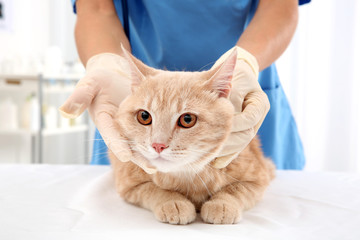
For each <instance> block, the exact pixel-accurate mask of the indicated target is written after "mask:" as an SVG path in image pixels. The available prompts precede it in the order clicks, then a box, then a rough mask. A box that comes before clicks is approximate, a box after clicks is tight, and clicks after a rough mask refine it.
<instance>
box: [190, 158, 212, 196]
mask: <svg viewBox="0 0 360 240" xmlns="http://www.w3.org/2000/svg"><path fill="white" fill-rule="evenodd" d="M188 166H189V167H190V168H191V169H192V170H193V172H194V173H195V174H196V176H198V178H199V179H200V181H201V182H202V184H203V185H204V187H205V189H206V191H207V192H208V194H209V196H210V197H211V196H212V193H211V191H210V190H209V188H208V187H207V185H206V183H205V182H204V180H203V179H202V178H201V176H200V175H199V174H198V173H197V172H196V170H195V169H194V168H193V167H192V166H191V164H188Z"/></svg>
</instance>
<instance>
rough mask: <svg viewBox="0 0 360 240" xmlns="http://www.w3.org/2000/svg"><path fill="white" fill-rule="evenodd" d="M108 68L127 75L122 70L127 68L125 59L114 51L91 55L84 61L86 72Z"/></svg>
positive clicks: (127, 73)
mask: <svg viewBox="0 0 360 240" xmlns="http://www.w3.org/2000/svg"><path fill="white" fill-rule="evenodd" d="M98 69H101V70H108V71H115V72H116V73H118V74H120V75H123V76H124V77H129V73H130V72H127V71H124V70H126V69H129V63H128V61H127V59H126V58H125V57H123V56H121V55H118V54H114V53H100V54H97V55H94V56H92V57H91V58H90V59H89V60H88V61H87V63H86V73H89V72H92V71H94V70H98Z"/></svg>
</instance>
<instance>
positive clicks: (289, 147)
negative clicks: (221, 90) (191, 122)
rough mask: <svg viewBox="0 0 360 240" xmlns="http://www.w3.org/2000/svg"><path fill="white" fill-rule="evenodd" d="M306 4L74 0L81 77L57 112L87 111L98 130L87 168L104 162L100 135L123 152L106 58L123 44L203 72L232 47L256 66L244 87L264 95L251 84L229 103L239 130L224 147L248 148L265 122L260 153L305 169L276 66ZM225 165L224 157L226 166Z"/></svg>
mask: <svg viewBox="0 0 360 240" xmlns="http://www.w3.org/2000/svg"><path fill="white" fill-rule="evenodd" d="M309 1H310V0H303V1H301V0H300V1H298V0H258V1H257V0H254V1H252V0H238V1H225V0H217V1H209V0H196V1H193V0H166V1H153V0H142V1H140V0H128V1H122V0H114V1H112V0H77V1H76V0H73V6H74V11H75V12H77V23H76V27H75V38H76V44H77V49H78V53H79V56H80V59H81V61H82V62H83V64H84V65H86V76H85V77H84V78H83V79H82V80H80V81H79V83H78V85H77V87H76V90H75V91H74V93H73V94H72V95H71V97H70V98H69V99H68V100H67V101H66V103H65V104H64V105H63V106H62V107H61V108H60V110H61V111H62V113H63V115H64V116H67V117H71V118H73V117H76V116H78V115H80V114H81V113H82V112H83V111H84V110H85V109H86V108H88V109H89V112H90V116H91V117H92V119H93V121H94V122H95V125H96V126H97V128H98V129H99V131H100V133H101V135H100V133H99V132H98V131H96V136H95V142H94V148H93V158H92V163H93V164H108V163H109V161H108V158H107V154H106V151H107V147H106V145H105V143H104V141H98V140H97V139H101V136H103V138H104V139H105V142H106V143H107V146H108V147H109V148H110V149H112V150H114V151H113V152H115V153H116V151H115V150H116V149H119V147H122V148H123V147H124V144H125V143H124V142H122V141H121V140H119V136H118V135H116V130H114V129H115V127H114V124H113V117H114V113H115V110H116V108H117V106H118V105H119V103H120V102H121V101H122V100H123V99H124V98H125V97H126V95H127V94H129V92H128V91H125V90H124V89H126V87H125V85H126V84H125V81H120V80H119V79H121V78H122V77H123V76H122V75H121V71H111V69H112V70H114V69H116V68H117V61H116V56H115V55H109V54H103V53H114V54H119V55H120V54H121V44H122V45H123V46H124V47H125V48H126V49H127V50H128V51H131V52H132V54H133V55H134V56H135V57H137V58H138V59H140V60H141V61H143V62H144V63H145V64H147V65H149V66H151V67H155V68H161V69H162V68H166V69H167V70H186V71H200V70H206V69H209V68H211V66H212V65H213V64H214V62H215V61H216V60H217V59H218V58H219V57H220V56H221V55H222V54H223V53H225V52H226V51H227V50H229V49H231V48H232V47H234V46H235V45H237V46H239V47H240V48H239V49H241V50H239V51H241V54H240V57H241V59H242V61H244V62H246V63H248V67H249V66H250V67H251V68H252V69H254V73H253V75H252V76H249V75H247V76H244V78H243V79H242V81H243V83H242V84H243V85H244V86H247V85H249V86H250V85H253V86H256V84H257V83H256V84H255V83H254V81H256V80H257V79H258V82H259V83H260V85H261V88H262V90H261V88H260V87H255V88H253V90H251V91H249V92H247V95H246V97H245V98H243V97H242V99H240V100H239V101H235V100H234V101H232V102H233V105H234V107H235V110H237V111H238V113H239V116H238V117H239V121H240V122H241V123H242V125H243V128H241V127H240V128H239V127H237V128H236V127H234V129H233V132H232V134H231V137H232V138H231V137H230V140H229V141H228V142H227V143H226V144H225V147H224V149H226V147H229V148H231V146H232V145H234V141H235V142H237V143H239V144H238V145H237V146H236V148H238V149H243V148H244V147H246V145H247V143H248V142H249V141H250V140H251V139H252V137H253V136H254V134H255V133H256V131H257V130H258V129H257V128H258V127H257V126H260V124H261V123H262V126H261V127H260V129H259V130H258V134H259V136H260V139H261V142H262V145H263V150H264V152H265V155H267V156H268V157H270V158H272V160H273V161H274V162H275V164H276V166H277V168H278V169H302V168H303V167H304V163H305V158H304V153H303V147H302V144H301V140H300V138H299V134H298V130H297V127H296V124H295V121H294V118H293V115H292V113H291V110H290V107H289V104H288V101H287V99H286V96H285V94H284V91H283V88H282V86H281V84H280V81H279V78H278V75H277V72H276V67H275V65H274V61H275V60H276V59H277V58H278V57H279V56H280V55H281V54H282V53H283V52H284V51H285V49H286V47H287V46H288V44H289V42H290V40H291V38H292V36H293V34H294V31H295V28H296V25H297V21H298V4H303V3H307V2H309ZM238 59H239V58H238ZM109 69H110V70H109ZM107 70H109V71H107ZM243 70H244V69H239V70H238V71H240V72H242V71H243ZM258 71H260V72H259V73H258ZM244 72H245V70H244ZM245 75H246V74H245ZM257 85H258V84H257ZM254 89H255V90H254ZM232 91H234V92H235V90H232ZM263 91H264V92H265V93H266V95H267V97H268V100H269V101H270V106H271V108H270V111H269V112H268V114H267V115H266V112H267V111H268V102H267V101H268V100H267V98H266V97H265V99H264V98H263V97H261V96H262V95H261V94H263ZM234 95H235V93H234ZM265 115H266V118H265V120H264V117H265ZM236 119H237V118H235V120H236ZM262 121H263V122H262ZM237 123H239V122H237ZM235 125H236V122H234V126H235ZM128 153H129V154H131V152H130V151H128ZM130 157H131V156H130V155H129V158H130ZM219 159H221V158H219ZM219 162H220V161H219ZM223 163H224V162H223ZM228 163H229V162H228V160H226V161H225V165H226V164H228ZM220 165H221V164H220ZM143 168H144V169H146V167H143Z"/></svg>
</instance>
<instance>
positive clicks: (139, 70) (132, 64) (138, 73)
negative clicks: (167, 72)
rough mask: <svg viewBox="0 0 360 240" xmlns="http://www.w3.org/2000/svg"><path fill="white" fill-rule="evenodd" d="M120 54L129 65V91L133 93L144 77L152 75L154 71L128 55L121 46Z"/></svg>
mask: <svg viewBox="0 0 360 240" xmlns="http://www.w3.org/2000/svg"><path fill="white" fill-rule="evenodd" d="M121 48H122V52H123V55H124V57H125V58H126V60H127V62H128V63H129V68H130V69H129V71H130V75H131V91H133V92H134V91H135V89H136V88H137V87H138V86H139V85H140V84H141V82H142V81H144V80H145V76H147V75H149V74H151V73H153V72H154V71H155V69H153V68H151V67H149V66H147V65H146V64H144V63H143V62H141V61H140V60H139V59H137V58H136V57H134V56H133V55H132V54H130V53H129V52H128V51H127V50H126V49H125V48H124V47H123V46H122V45H121Z"/></svg>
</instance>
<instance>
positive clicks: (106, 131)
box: [59, 53, 156, 174]
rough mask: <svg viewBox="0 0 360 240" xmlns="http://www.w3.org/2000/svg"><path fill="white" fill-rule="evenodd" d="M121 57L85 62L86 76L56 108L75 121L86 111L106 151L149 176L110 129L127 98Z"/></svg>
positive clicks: (151, 170)
mask: <svg viewBox="0 0 360 240" xmlns="http://www.w3.org/2000/svg"><path fill="white" fill-rule="evenodd" d="M128 64H129V63H128V61H127V60H126V59H125V57H124V56H120V55H116V54H111V53H102V54H98V55H95V56H93V57H92V58H90V59H89V61H88V63H87V65H86V75H85V77H84V78H82V79H81V80H80V81H79V82H78V83H77V85H76V88H75V90H74V92H73V93H72V94H71V96H70V97H69V98H68V99H67V100H66V102H65V103H64V104H63V105H62V106H61V107H60V109H59V110H60V112H61V114H62V116H63V117H66V118H76V117H78V116H79V115H80V114H81V113H83V112H84V110H85V109H87V108H88V110H89V114H90V117H91V119H92V120H93V121H94V123H95V125H96V127H97V128H98V130H99V132H100V134H101V136H102V137H103V139H104V141H105V143H106V145H107V146H108V148H109V149H110V150H111V151H112V152H113V153H114V154H115V156H116V157H117V158H118V159H119V160H120V161H123V162H127V161H130V160H132V161H134V162H135V163H136V164H137V165H139V166H140V167H141V168H143V169H144V171H146V172H147V173H149V174H151V173H154V172H155V171H156V169H155V168H154V167H152V166H149V165H147V164H148V162H147V160H146V159H141V158H136V159H135V158H133V157H132V152H131V149H130V146H129V144H128V142H127V140H126V139H125V138H124V137H123V136H121V134H120V133H119V131H118V130H117V129H116V126H115V125H114V122H115V119H114V118H115V114H116V112H117V110H118V107H119V105H120V103H121V102H122V100H124V99H125V97H127V96H128V95H129V94H130V92H131V91H130V90H131V87H130V85H131V81H130V77H131V73H130V68H129V65H128Z"/></svg>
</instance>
